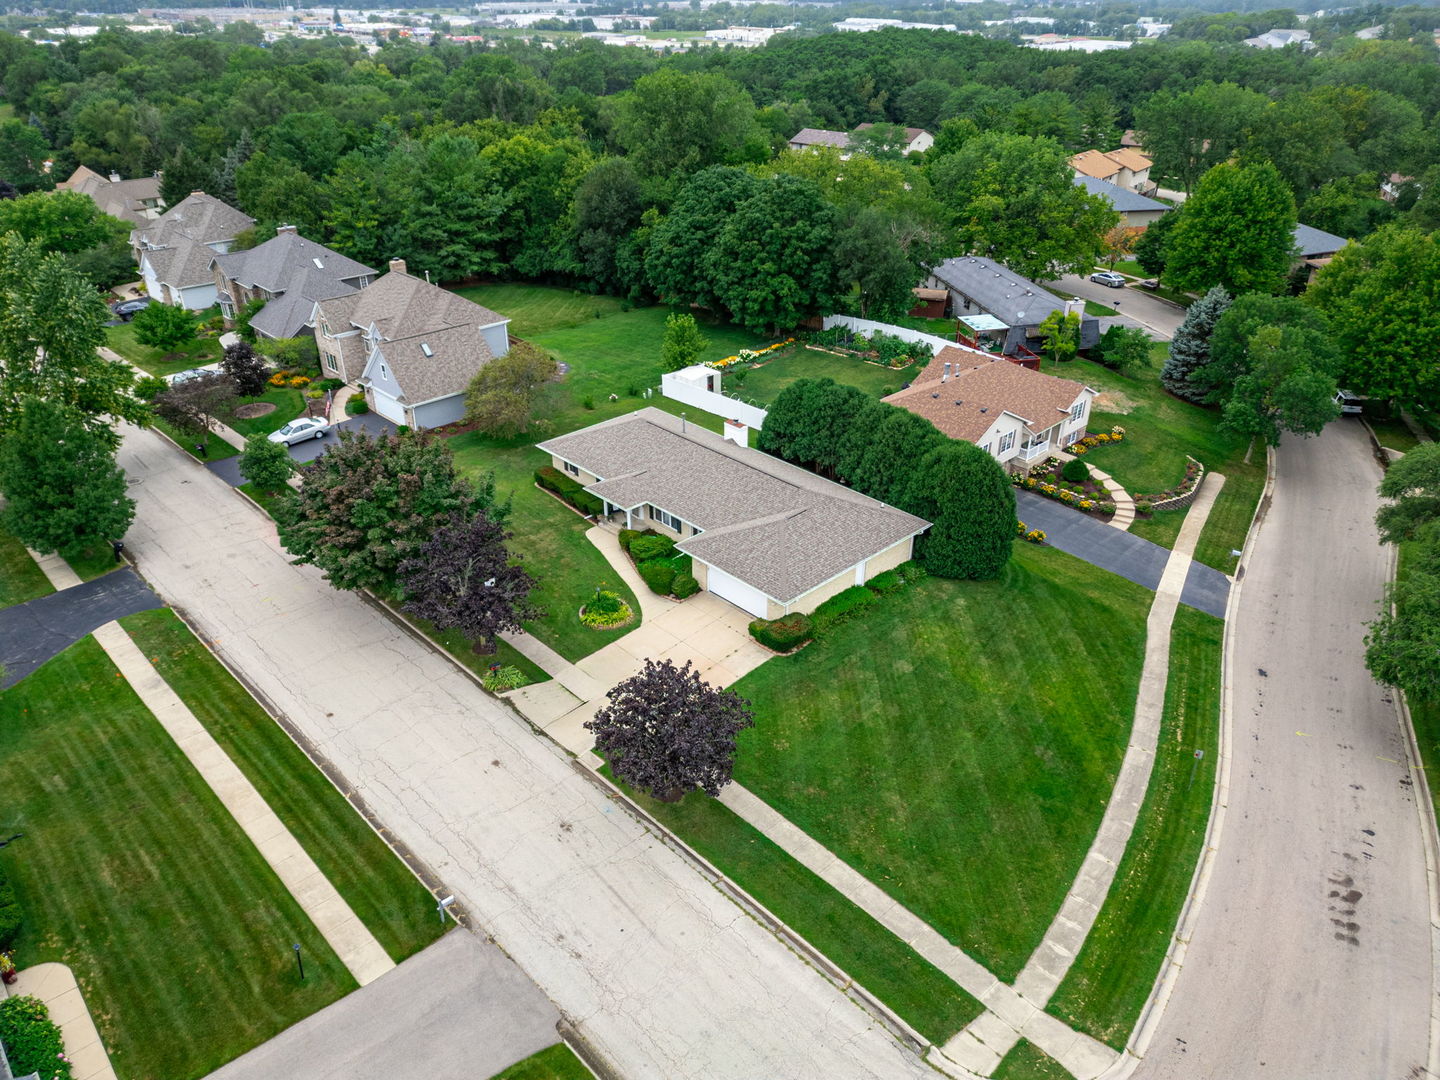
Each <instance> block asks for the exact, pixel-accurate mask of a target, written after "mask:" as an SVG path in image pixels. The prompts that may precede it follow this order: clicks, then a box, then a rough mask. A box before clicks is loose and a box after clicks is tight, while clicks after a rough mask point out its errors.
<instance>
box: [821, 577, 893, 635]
mask: <svg viewBox="0 0 1440 1080" xmlns="http://www.w3.org/2000/svg"><path fill="white" fill-rule="evenodd" d="M877 600H879V597H878V596H876V595H875V593H873V592H871V591H870V590H869V589H867V588H866V587H865V586H864V585H852V586H850V588H848V589H846V590H845V591H844V592H842V593H839V594H837V595H835V596H832V597H831V598H830V599H829V600H826V601H825V602H824V603H823V604H821V605H820V606H819V607H817V608H816V609H815V610H814V611H813V612H811V614H810V621H811V622H812V623H814V625H815V633H816V634H823V633H824V632H825V631H826V630H829V629H830V628H831V627H832V626H835V625H836V624H838V623H842V622H844V621H845V620H846V619H848V618H850V617H852V616H854V615H858V614H859V613H860V612H862V611H864V610H865V609H866V608H868V607H869V606H870V605H871V604H874V603H875V602H876V601H877Z"/></svg>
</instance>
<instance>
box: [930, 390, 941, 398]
mask: <svg viewBox="0 0 1440 1080" xmlns="http://www.w3.org/2000/svg"><path fill="white" fill-rule="evenodd" d="M930 396H931V397H932V398H938V397H939V396H940V391H938V390H937V391H935V393H933V394H931V395H930Z"/></svg>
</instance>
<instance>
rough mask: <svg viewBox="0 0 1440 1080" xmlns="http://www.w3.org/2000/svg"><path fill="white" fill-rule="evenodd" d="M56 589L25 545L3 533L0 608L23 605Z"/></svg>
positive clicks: (1, 543)
mask: <svg viewBox="0 0 1440 1080" xmlns="http://www.w3.org/2000/svg"><path fill="white" fill-rule="evenodd" d="M54 591H55V588H54V586H52V585H51V584H50V580H49V579H48V578H47V577H46V576H45V575H44V573H42V572H41V570H40V567H39V566H37V565H36V564H35V560H34V559H32V558H31V557H30V553H29V552H28V551H26V550H25V545H24V544H22V543H21V542H20V541H19V540H16V539H15V537H13V536H11V535H10V534H9V533H7V532H0V608H7V607H9V606H10V605H12V604H23V603H25V601H27V600H35V599H37V598H38V597H41V596H48V595H50V594H51V593H52V592H54Z"/></svg>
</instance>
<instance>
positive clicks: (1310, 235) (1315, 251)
mask: <svg viewBox="0 0 1440 1080" xmlns="http://www.w3.org/2000/svg"><path fill="white" fill-rule="evenodd" d="M1349 242H1350V241H1348V240H1346V239H1345V238H1344V237H1343V236H1336V235H1335V234H1334V233H1328V232H1326V231H1325V230H1324V229H1316V228H1313V227H1311V226H1309V225H1296V226H1295V247H1296V248H1297V249H1298V250H1299V253H1300V258H1302V259H1311V258H1314V257H1315V256H1317V255H1333V254H1335V252H1337V251H1339V250H1340V249H1341V248H1343V247H1344V246H1345V245H1346V244H1348V243H1349Z"/></svg>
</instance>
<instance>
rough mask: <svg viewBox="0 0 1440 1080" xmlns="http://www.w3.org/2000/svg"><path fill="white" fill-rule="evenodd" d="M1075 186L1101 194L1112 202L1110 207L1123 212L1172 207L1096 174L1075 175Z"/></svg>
mask: <svg viewBox="0 0 1440 1080" xmlns="http://www.w3.org/2000/svg"><path fill="white" fill-rule="evenodd" d="M1075 186H1076V187H1083V188H1084V189H1085V190H1086V191H1088V192H1090V194H1091V195H1099V196H1100V197H1101V198H1103V199H1105V200H1106V201H1107V202H1109V203H1110V208H1111V209H1112V210H1116V211H1118V212H1119V213H1122V214H1128V213H1130V212H1132V211H1137V210H1169V209H1171V207H1169V206H1167V205H1166V204H1165V203H1162V202H1156V201H1155V200H1154V199H1149V198H1146V197H1145V196H1144V195H1141V194H1140V193H1139V192H1138V191H1131V190H1130V189H1129V188H1123V187H1121V186H1120V185H1119V184H1112V183H1110V181H1109V180H1100V179H1098V178H1096V177H1094V176H1084V175H1081V176H1077V177H1075Z"/></svg>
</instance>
